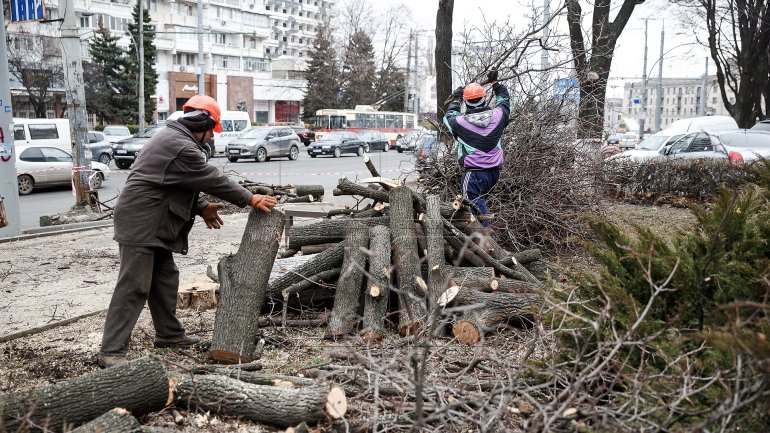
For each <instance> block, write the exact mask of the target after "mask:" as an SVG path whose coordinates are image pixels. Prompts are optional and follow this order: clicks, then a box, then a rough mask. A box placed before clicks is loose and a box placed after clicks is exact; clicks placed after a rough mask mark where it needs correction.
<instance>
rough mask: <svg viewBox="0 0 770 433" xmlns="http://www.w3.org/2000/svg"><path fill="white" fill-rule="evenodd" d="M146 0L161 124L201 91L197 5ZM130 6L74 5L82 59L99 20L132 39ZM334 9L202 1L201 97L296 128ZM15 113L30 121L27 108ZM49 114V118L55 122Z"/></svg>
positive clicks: (26, 28) (308, 2)
mask: <svg viewBox="0 0 770 433" xmlns="http://www.w3.org/2000/svg"><path fill="white" fill-rule="evenodd" d="M145 1H146V3H145V6H146V8H147V9H148V10H149V12H150V16H151V20H152V21H151V22H152V24H153V25H154V26H155V29H156V37H155V46H156V48H157V53H158V59H157V64H156V69H157V72H158V86H157V91H156V95H154V96H153V97H154V98H155V100H156V112H155V117H156V119H157V120H163V119H165V118H166V117H168V115H169V114H170V113H172V112H174V111H176V110H180V109H181V106H182V104H183V103H184V101H186V100H187V99H188V98H189V97H191V96H193V95H195V94H198V93H200V89H198V73H199V72H200V67H199V65H198V63H199V59H198V34H199V32H198V27H197V26H198V7H197V1H196V0H145ZM134 4H135V2H134V1H128V0H75V9H76V15H77V19H78V21H79V25H80V27H81V38H82V39H83V41H84V47H83V54H84V55H85V56H87V55H88V44H87V41H88V40H89V39H90V38H91V37H92V36H93V32H94V31H95V30H96V29H97V28H98V26H99V23H100V22H101V23H103V24H104V26H105V27H107V28H108V29H110V31H112V33H113V34H114V35H116V36H120V37H121V39H120V40H119V42H118V43H119V45H121V46H122V47H128V45H129V44H130V43H131V37H130V36H128V35H127V32H126V30H127V25H128V24H129V23H130V22H131V21H132V17H131V12H132V10H133V7H134ZM335 4H336V0H204V1H203V32H202V33H203V61H204V65H205V66H204V72H205V75H204V87H205V89H204V93H205V94H207V95H209V96H212V97H214V98H215V99H217V101H218V102H219V104H220V105H221V106H222V108H223V109H226V110H245V111H248V112H249V116H250V117H251V119H252V120H253V121H254V122H258V123H296V122H298V121H299V117H300V113H301V109H302V107H301V101H302V98H303V96H304V89H305V86H306V82H305V80H304V79H303V76H302V71H303V70H304V69H305V66H306V63H305V58H306V57H307V53H308V50H310V49H311V48H312V43H313V38H314V37H315V31H316V27H317V26H318V25H320V24H321V23H322V22H324V21H327V20H329V19H330V18H331V15H332V14H333V13H334V9H335ZM46 5H47V6H48V2H47V1H46ZM57 7H58V2H56V1H54V2H52V4H51V5H50V7H47V8H46V12H47V17H48V18H49V19H52V18H53V19H55V18H57V17H58V16H59V14H58V10H57ZM53 27H54V26H52V25H50V24H48V25H46V24H39V23H26V24H12V25H11V27H9V33H16V34H22V33H26V34H29V35H35V34H41V33H45V32H50V31H51V28H53ZM17 84H18V83H17ZM17 87H18V86H17ZM15 90H17V93H18V91H19V90H22V89H18V88H17V89H15ZM20 100H23V98H20ZM53 100H56V99H55V98H54V99H53ZM17 105H20V106H23V105H24V104H17ZM16 114H17V113H16V107H14V115H16ZM18 114H19V115H20V116H21V117H30V116H29V115H30V113H29V110H27V109H24V110H21V109H20V110H19V113H18ZM31 114H34V112H32V113H31ZM53 114H55V116H51V117H56V116H60V114H59V113H53ZM91 120H93V119H91Z"/></svg>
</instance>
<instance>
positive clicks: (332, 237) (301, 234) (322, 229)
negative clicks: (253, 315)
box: [288, 217, 389, 250]
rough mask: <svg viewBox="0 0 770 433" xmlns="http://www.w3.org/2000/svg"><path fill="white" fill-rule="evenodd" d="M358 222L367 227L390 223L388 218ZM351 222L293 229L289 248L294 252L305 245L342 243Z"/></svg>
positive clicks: (331, 222)
mask: <svg viewBox="0 0 770 433" xmlns="http://www.w3.org/2000/svg"><path fill="white" fill-rule="evenodd" d="M356 221H360V222H361V223H363V224H366V226H367V227H374V226H376V225H382V224H388V223H389V220H388V217H378V218H359V219H356ZM350 222H351V220H350V219H347V218H346V219H331V220H323V221H319V222H317V223H313V224H308V225H305V226H296V227H292V229H291V235H290V236H289V245H288V247H289V248H291V249H293V250H299V249H300V248H302V247H303V246H305V245H318V244H327V243H331V242H341V241H342V240H343V239H344V238H345V228H346V227H347V226H348V225H349V224H350Z"/></svg>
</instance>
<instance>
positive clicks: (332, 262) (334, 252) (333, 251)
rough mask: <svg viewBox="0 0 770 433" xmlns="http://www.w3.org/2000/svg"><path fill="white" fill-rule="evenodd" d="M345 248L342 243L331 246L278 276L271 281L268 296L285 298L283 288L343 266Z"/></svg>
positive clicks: (278, 298)
mask: <svg viewBox="0 0 770 433" xmlns="http://www.w3.org/2000/svg"><path fill="white" fill-rule="evenodd" d="M343 255H344V248H343V245H342V244H339V245H337V246H335V247H332V248H329V249H328V250H326V251H324V252H322V253H320V254H316V255H315V256H313V258H312V259H310V260H308V261H306V262H304V263H302V264H301V265H299V266H297V267H295V268H292V269H291V270H290V271H289V272H286V273H285V274H283V275H281V276H280V277H278V278H276V279H275V280H274V281H273V282H271V283H270V286H269V290H268V291H269V293H268V297H270V298H273V299H277V300H280V299H282V298H283V294H282V293H281V292H282V290H283V289H285V288H287V287H289V286H291V285H292V284H295V283H298V282H300V281H302V280H304V279H305V278H309V277H312V276H313V275H316V274H319V273H321V272H323V271H328V270H329V269H334V268H339V267H340V266H342V257H343Z"/></svg>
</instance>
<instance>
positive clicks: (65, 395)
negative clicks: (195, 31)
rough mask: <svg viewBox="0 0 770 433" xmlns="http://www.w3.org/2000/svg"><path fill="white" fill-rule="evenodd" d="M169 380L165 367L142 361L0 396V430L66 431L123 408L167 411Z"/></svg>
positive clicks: (141, 412)
mask: <svg viewBox="0 0 770 433" xmlns="http://www.w3.org/2000/svg"><path fill="white" fill-rule="evenodd" d="M169 403H170V402H169V380H168V377H167V376H166V371H165V369H164V368H163V364H161V363H160V362H159V361H157V360H154V359H152V358H149V357H144V358H139V359H136V360H133V361H130V362H127V363H124V364H119V365H116V366H114V367H110V368H107V369H105V370H97V371H94V372H92V373H88V374H85V375H83V376H79V377H76V378H74V379H69V380H63V381H61V382H58V383H56V384H54V385H49V386H46V387H42V388H38V389H34V390H31V391H23V392H16V393H11V394H4V395H2V396H0V408H2V410H0V425H3V426H4V427H5V429H6V430H7V431H9V432H15V431H17V430H18V429H19V427H21V426H22V424H25V423H27V422H28V424H26V425H28V426H30V427H31V428H32V430H33V431H42V430H48V431H54V432H61V431H64V429H65V427H67V426H80V425H82V424H84V423H87V422H89V421H91V420H93V419H94V418H97V417H99V416H100V415H102V414H104V413H105V412H107V411H109V410H112V409H114V408H116V407H121V408H124V409H126V410H127V411H129V412H131V413H132V414H134V415H136V416H142V415H144V414H147V413H150V412H155V411H159V410H161V409H163V408H164V407H166V405H168V404H169Z"/></svg>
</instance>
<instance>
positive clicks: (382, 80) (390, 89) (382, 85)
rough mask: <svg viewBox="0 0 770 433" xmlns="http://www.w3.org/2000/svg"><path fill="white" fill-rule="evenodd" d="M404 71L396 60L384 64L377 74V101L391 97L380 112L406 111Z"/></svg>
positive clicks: (375, 91)
mask: <svg viewBox="0 0 770 433" xmlns="http://www.w3.org/2000/svg"><path fill="white" fill-rule="evenodd" d="M403 91H404V71H403V69H401V68H399V67H398V66H396V64H395V59H388V60H386V61H385V62H384V65H383V67H382V69H380V70H379V71H378V72H377V81H376V82H375V83H374V94H375V95H377V99H378V100H380V99H384V98H388V97H390V99H388V100H387V101H386V102H385V103H384V104H382V105H381V106H380V111H404V95H403V93H401V94H400V97H399V96H393V95H398V94H399V93H400V92H403Z"/></svg>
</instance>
